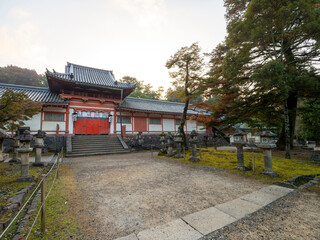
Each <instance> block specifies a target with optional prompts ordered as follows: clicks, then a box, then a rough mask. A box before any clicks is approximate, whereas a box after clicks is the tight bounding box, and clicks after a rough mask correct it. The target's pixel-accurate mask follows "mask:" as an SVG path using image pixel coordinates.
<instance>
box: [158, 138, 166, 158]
mask: <svg viewBox="0 0 320 240" xmlns="http://www.w3.org/2000/svg"><path fill="white" fill-rule="evenodd" d="M166 154H167V149H166V137H165V134H164V133H161V134H160V150H159V154H158V155H159V156H164V155H166Z"/></svg>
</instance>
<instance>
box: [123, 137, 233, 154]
mask: <svg viewBox="0 0 320 240" xmlns="http://www.w3.org/2000/svg"><path fill="white" fill-rule="evenodd" d="M189 135H190V134H187V143H188V145H189V146H190V144H189V138H190V136H189ZM204 135H205V134H199V137H198V138H199V140H200V142H199V144H198V146H200V144H201V145H202V146H203V147H204V146H205V144H204V142H203V136H204ZM123 140H124V141H125V142H126V144H127V145H128V147H129V148H131V149H132V150H136V149H145V150H149V149H151V146H152V148H153V149H159V146H160V135H156V134H142V146H139V143H138V136H137V135H124V136H123ZM209 146H210V147H212V146H213V141H212V138H211V137H210V138H209ZM217 146H218V147H220V146H229V143H228V142H227V141H226V140H225V139H223V138H217ZM174 147H176V146H174Z"/></svg>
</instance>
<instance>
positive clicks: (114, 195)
mask: <svg viewBox="0 0 320 240" xmlns="http://www.w3.org/2000/svg"><path fill="white" fill-rule="evenodd" d="M68 162H69V163H70V166H71V167H72V168H73V169H74V171H75V173H76V176H77V180H78V183H79V188H80V190H81V191H82V196H83V199H81V200H79V206H78V209H79V212H82V211H85V212H86V215H88V216H90V217H91V218H92V219H93V220H88V223H87V224H86V225H87V226H86V227H89V228H90V229H92V230H93V231H94V232H96V233H97V234H98V235H97V237H99V238H100V239H113V238H116V237H121V236H126V235H128V234H130V233H133V232H139V231H141V230H144V229H148V228H151V227H155V226H158V225H160V224H164V223H167V222H170V221H172V220H174V219H176V218H179V217H182V216H185V215H187V214H190V213H193V212H196V211H199V210H202V209H205V208H208V207H211V206H214V205H216V204H220V203H224V202H227V201H230V200H232V199H235V198H238V197H240V196H243V195H245V194H248V193H251V192H253V191H256V190H258V189H260V188H262V187H263V186H265V185H263V184H262V183H259V182H257V181H255V180H250V179H247V178H242V177H238V176H234V175H232V174H229V173H226V172H223V171H220V170H216V169H214V168H206V167H198V166H192V165H189V164H184V163H181V162H178V161H176V160H172V159H157V158H151V155H150V152H144V153H130V154H122V155H105V156H90V157H79V158H70V159H69V160H68ZM82 203H83V204H82ZM88 238H89V237H88Z"/></svg>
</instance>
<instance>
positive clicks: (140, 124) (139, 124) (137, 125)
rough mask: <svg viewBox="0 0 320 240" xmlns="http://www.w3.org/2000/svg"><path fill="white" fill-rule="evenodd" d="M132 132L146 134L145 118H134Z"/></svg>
mask: <svg viewBox="0 0 320 240" xmlns="http://www.w3.org/2000/svg"><path fill="white" fill-rule="evenodd" d="M134 131H135V132H146V131H147V118H145V117H134Z"/></svg>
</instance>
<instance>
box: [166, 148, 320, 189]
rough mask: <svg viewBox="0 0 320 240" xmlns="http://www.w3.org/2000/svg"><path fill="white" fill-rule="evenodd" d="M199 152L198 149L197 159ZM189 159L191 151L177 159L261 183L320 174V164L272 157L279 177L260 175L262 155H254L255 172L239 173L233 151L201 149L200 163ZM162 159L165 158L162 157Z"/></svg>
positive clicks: (247, 163)
mask: <svg viewBox="0 0 320 240" xmlns="http://www.w3.org/2000/svg"><path fill="white" fill-rule="evenodd" d="M199 156H200V152H199V149H198V157H199ZM190 157H191V150H189V151H186V158H185V159H184V158H181V159H177V160H179V161H182V162H185V163H189V164H194V165H199V166H212V167H216V168H221V169H225V170H227V171H229V172H232V173H237V174H241V175H245V176H249V177H253V178H255V179H258V180H261V181H263V182H268V183H272V182H275V181H286V180H289V179H291V178H292V177H295V176H297V175H309V174H320V164H317V163H311V162H306V161H302V160H299V159H285V158H282V157H279V156H273V161H272V163H273V170H274V171H275V172H277V173H278V174H279V177H270V176H266V175H263V174H261V172H263V169H264V160H263V154H262V153H254V159H255V172H253V171H240V170H237V169H235V167H236V166H237V155H236V152H235V151H224V150H214V149H202V151H201V161H200V162H191V161H189V160H188V159H189V158H190ZM162 158H165V157H164V156H162ZM244 161H245V166H247V167H249V168H250V169H252V153H251V152H244Z"/></svg>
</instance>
